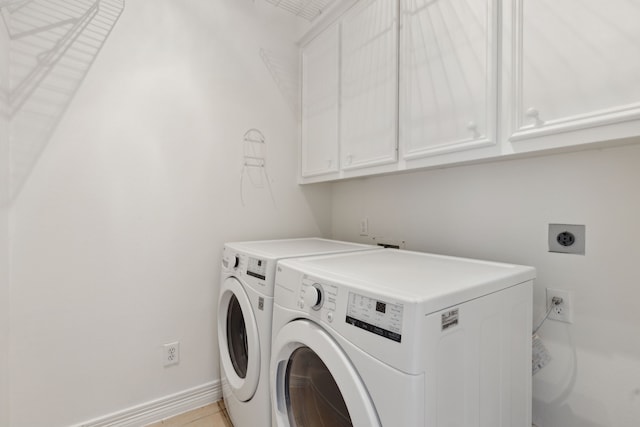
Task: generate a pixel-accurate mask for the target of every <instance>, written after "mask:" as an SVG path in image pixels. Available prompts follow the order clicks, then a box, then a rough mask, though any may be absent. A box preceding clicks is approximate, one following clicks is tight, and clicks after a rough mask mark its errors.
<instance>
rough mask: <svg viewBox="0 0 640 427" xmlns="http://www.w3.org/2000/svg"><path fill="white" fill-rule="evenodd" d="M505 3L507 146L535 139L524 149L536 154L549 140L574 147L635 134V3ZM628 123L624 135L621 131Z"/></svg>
mask: <svg viewBox="0 0 640 427" xmlns="http://www.w3.org/2000/svg"><path fill="white" fill-rule="evenodd" d="M512 5H513V8H514V10H513V13H511V14H509V15H508V16H509V17H510V21H511V22H510V23H508V24H509V25H510V26H511V27H512V28H511V29H509V28H508V31H507V34H508V33H509V31H511V33H512V34H511V39H512V42H513V45H512V52H513V56H512V57H511V59H510V64H509V65H510V69H509V70H508V73H507V74H510V75H513V79H514V80H513V84H512V85H511V88H512V92H511V94H510V95H511V100H510V102H511V108H510V112H511V120H510V139H511V141H512V142H514V145H515V146H517V145H518V144H519V141H526V140H527V139H531V138H542V139H538V140H537V143H534V144H529V146H531V148H535V147H536V146H538V147H540V145H539V144H546V145H549V146H553V145H556V143H552V142H549V141H551V140H552V139H553V140H555V141H560V140H564V142H563V143H562V145H573V144H580V143H583V142H591V141H590V140H593V139H595V138H598V139H599V140H603V139H613V138H617V137H626V136H631V135H633V134H635V135H638V134H640V131H638V129H639V128H638V124H639V123H638V122H637V121H638V120H639V119H640V78H638V76H640V55H639V54H638V52H639V47H640V25H638V22H640V4H639V3H638V2H637V1H629V0H607V1H601V0H582V1H580V2H576V1H573V0H553V1H548V0H545V1H542V2H541V1H539V0H515V1H514V2H513V3H512ZM507 88H508V87H507ZM634 121H635V123H634ZM633 125H635V130H631V133H629V132H628V131H625V130H624V128H625V127H626V128H627V129H631V128H632V127H633ZM579 132H581V133H579ZM549 136H551V137H552V138H546V141H544V139H545V137H549ZM571 138H573V140H572V139H571ZM526 145H527V144H520V147H521V148H524V147H525V146H526ZM542 148H544V147H542ZM524 149H525V150H526V148H524Z"/></svg>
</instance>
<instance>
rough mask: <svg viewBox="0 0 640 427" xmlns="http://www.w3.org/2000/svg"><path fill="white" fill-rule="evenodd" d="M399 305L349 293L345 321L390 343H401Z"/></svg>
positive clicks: (400, 313)
mask: <svg viewBox="0 0 640 427" xmlns="http://www.w3.org/2000/svg"><path fill="white" fill-rule="evenodd" d="M403 310H404V309H403V307H402V305H400V304H391V303H388V302H384V301H380V300H378V299H374V298H370V297H367V296H364V295H360V294H356V293H354V292H349V302H348V304H347V317H346V319H345V321H346V322H347V323H349V324H351V325H353V326H355V327H358V328H360V329H364V330H365V331H368V332H371V333H373V334H376V335H380V336H381V337H384V338H388V339H390V340H392V341H396V342H401V341H402V312H403Z"/></svg>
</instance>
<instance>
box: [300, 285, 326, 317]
mask: <svg viewBox="0 0 640 427" xmlns="http://www.w3.org/2000/svg"><path fill="white" fill-rule="evenodd" d="M322 297H323V294H322V287H321V286H320V285H319V284H317V283H314V284H313V285H311V286H308V287H307V289H306V290H305V292H304V302H305V304H306V305H308V306H309V307H311V308H313V309H314V310H319V309H320V307H322V303H323V302H324V301H323V300H322Z"/></svg>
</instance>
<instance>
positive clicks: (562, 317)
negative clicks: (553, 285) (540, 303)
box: [547, 288, 573, 323]
mask: <svg viewBox="0 0 640 427" xmlns="http://www.w3.org/2000/svg"><path fill="white" fill-rule="evenodd" d="M554 298H561V299H562V302H560V303H559V304H556V303H555V302H554V300H553V299H554ZM549 309H551V312H550V313H549V319H551V320H558V321H560V322H566V323H573V296H572V295H571V292H569V291H563V290H560V289H550V288H547V310H549Z"/></svg>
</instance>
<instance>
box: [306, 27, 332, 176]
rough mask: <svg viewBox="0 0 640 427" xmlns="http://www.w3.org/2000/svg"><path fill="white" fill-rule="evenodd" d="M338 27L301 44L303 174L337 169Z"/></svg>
mask: <svg viewBox="0 0 640 427" xmlns="http://www.w3.org/2000/svg"><path fill="white" fill-rule="evenodd" d="M339 43H340V40H339V27H338V25H333V26H332V27H330V28H328V29H327V30H325V31H324V32H323V33H322V34H320V35H319V36H318V37H316V38H314V39H313V40H311V41H310V42H309V43H308V44H307V45H305V46H303V47H302V144H301V152H300V162H301V165H300V174H301V175H302V177H303V178H309V177H314V176H320V175H328V174H332V173H337V172H338V171H339V161H338V156H339V148H338V147H339V145H338V132H339V129H338V115H339V109H338V93H339V78H340V54H339V53H340V51H339Z"/></svg>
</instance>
